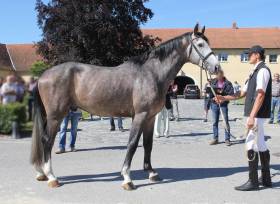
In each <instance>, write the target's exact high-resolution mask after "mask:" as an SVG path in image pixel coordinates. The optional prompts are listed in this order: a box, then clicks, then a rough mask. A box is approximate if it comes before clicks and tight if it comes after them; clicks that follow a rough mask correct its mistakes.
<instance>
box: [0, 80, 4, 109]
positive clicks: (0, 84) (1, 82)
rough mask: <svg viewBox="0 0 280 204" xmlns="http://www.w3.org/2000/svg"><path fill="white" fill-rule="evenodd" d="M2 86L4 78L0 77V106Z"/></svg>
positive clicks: (0, 102)
mask: <svg viewBox="0 0 280 204" xmlns="http://www.w3.org/2000/svg"><path fill="white" fill-rule="evenodd" d="M3 84H4V78H3V77H1V76H0V104H2V94H1V87H2V85H3Z"/></svg>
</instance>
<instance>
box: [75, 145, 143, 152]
mask: <svg viewBox="0 0 280 204" xmlns="http://www.w3.org/2000/svg"><path fill="white" fill-rule="evenodd" d="M138 147H142V146H141V145H138ZM126 149H127V147H126V146H125V145H120V146H105V147H94V148H84V149H77V150H76V151H77V152H86V151H96V150H126Z"/></svg>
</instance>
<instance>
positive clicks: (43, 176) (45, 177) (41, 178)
mask: <svg viewBox="0 0 280 204" xmlns="http://www.w3.org/2000/svg"><path fill="white" fill-rule="evenodd" d="M36 180H37V181H47V180H49V179H48V177H47V176H45V175H40V176H37V177H36Z"/></svg>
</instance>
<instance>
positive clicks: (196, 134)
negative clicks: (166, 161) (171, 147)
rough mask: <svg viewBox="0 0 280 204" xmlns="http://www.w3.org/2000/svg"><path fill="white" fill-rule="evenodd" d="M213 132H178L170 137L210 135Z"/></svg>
mask: <svg viewBox="0 0 280 204" xmlns="http://www.w3.org/2000/svg"><path fill="white" fill-rule="evenodd" d="M210 134H213V133H212V132H192V133H185V134H176V135H169V137H195V136H208V135H210Z"/></svg>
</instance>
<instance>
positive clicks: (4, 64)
mask: <svg viewBox="0 0 280 204" xmlns="http://www.w3.org/2000/svg"><path fill="white" fill-rule="evenodd" d="M12 69H13V65H12V63H11V61H10V57H9V54H8V52H7V49H6V45H4V44H0V70H12Z"/></svg>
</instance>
